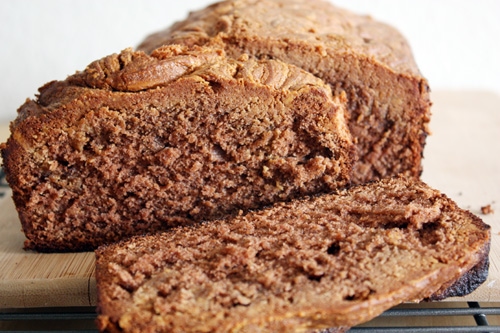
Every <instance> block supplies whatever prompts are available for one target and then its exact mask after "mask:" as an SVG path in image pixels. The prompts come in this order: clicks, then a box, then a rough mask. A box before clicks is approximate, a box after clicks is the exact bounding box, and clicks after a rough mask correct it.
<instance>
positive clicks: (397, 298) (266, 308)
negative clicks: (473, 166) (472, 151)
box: [96, 178, 490, 332]
mask: <svg viewBox="0 0 500 333" xmlns="http://www.w3.org/2000/svg"><path fill="white" fill-rule="evenodd" d="M489 242H490V234H489V227H488V226H487V225H485V224H484V223H483V222H482V221H481V220H480V219H479V218H478V217H476V216H474V215H472V214H471V213H470V212H468V211H464V210H461V209H460V208H458V207H457V206H456V204H455V203H454V202H452V201H451V200H450V199H448V198H447V197H446V196H444V195H442V194H440V193H439V192H438V191H436V190H433V189H431V188H429V187H428V186H427V185H425V184H424V183H422V182H419V181H415V180H412V179H409V178H395V179H384V180H382V181H380V182H374V183H370V184H367V185H362V186H358V187H353V188H351V189H349V190H343V191H338V192H337V193H334V194H328V195H322V196H316V197H311V198H305V199H301V200H294V201H292V202H289V203H279V204H275V205H274V206H273V207H269V208H266V209H263V210H259V211H252V212H249V213H247V214H241V215H239V216H236V217H234V218H232V219H229V220H220V221H215V222H212V223H204V224H200V225H197V226H192V227H182V228H175V229H172V230H169V231H168V232H165V233H162V234H157V235H152V236H145V237H136V238H133V239H131V240H129V241H125V242H121V243H118V244H114V245H110V246H107V247H102V248H100V249H99V250H98V251H97V252H96V254H97V269H96V279H97V280H96V281H97V289H98V324H99V328H100V329H101V331H108V332H118V331H119V332H310V331H311V330H320V329H325V328H328V327H338V326H341V327H349V326H353V325H357V324H359V323H361V322H364V321H367V320H369V319H371V318H373V317H375V316H377V315H378V314H380V313H381V312H382V311H384V310H386V309H388V308H390V307H392V306H394V305H396V304H399V303H401V302H405V301H419V300H422V299H425V298H427V297H429V296H431V295H432V294H433V293H435V292H436V291H437V290H439V289H440V288H441V287H442V286H443V285H448V284H449V283H450V282H451V281H455V280H456V279H457V278H458V277H460V276H461V275H462V274H463V273H464V272H466V271H468V270H469V269H470V268H472V267H473V266H475V265H476V264H477V263H478V262H481V261H482V260H483V258H484V257H485V256H487V255H488V249H489Z"/></svg>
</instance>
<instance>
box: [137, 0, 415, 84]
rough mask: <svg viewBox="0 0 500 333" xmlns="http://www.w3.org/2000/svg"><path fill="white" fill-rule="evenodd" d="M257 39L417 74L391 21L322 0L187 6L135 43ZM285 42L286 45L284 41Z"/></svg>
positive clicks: (233, 0) (245, 42)
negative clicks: (179, 17)
mask: <svg viewBox="0 0 500 333" xmlns="http://www.w3.org/2000/svg"><path fill="white" fill-rule="evenodd" d="M253 36H258V38H259V39H268V40H274V41H281V42H282V43H283V45H286V44H287V43H288V42H301V43H302V44H303V45H307V47H308V48H312V49H314V50H315V51H316V52H318V53H320V54H322V53H325V52H326V50H334V51H335V52H336V53H354V54H357V55H358V56H360V57H367V58H373V59H375V60H376V61H378V62H380V63H381V64H384V65H385V66H387V67H389V68H391V69H393V70H394V71H396V72H401V73H408V74H413V75H418V76H419V75H420V73H419V70H418V68H417V65H416V63H415V60H414V58H413V55H412V51H411V48H410V46H409V44H408V42H407V41H406V39H405V38H404V37H403V36H402V35H401V34H400V33H399V32H398V31H397V30H396V29H394V28H393V27H391V26H389V25H387V24H384V23H381V22H379V21H377V20H374V19H373V18H371V17H370V16H363V15H358V14H355V13H352V12H350V11H348V10H345V9H341V8H338V7H336V6H333V5H332V4H330V3H329V2H327V1H324V0H229V1H222V2H219V3H216V4H214V5H211V6H209V7H207V8H205V9H202V10H199V11H195V12H192V13H191V14H190V15H189V17H188V18H187V19H186V20H183V21H180V22H177V23H176V24H173V25H172V26H171V27H169V28H167V29H165V30H163V31H160V32H157V33H155V34H152V35H150V36H149V37H148V38H147V39H146V40H145V41H144V42H143V43H142V44H141V45H140V46H139V49H142V50H145V51H146V52H151V51H153V50H154V49H156V48H158V47H160V46H161V45H164V44H176V42H180V43H182V44H186V43H187V44H198V45H200V44H205V43H207V42H209V41H210V40H211V39H213V38H214V37H217V38H221V39H223V40H224V42H226V43H240V44H242V45H240V46H241V47H242V48H252V47H258V46H253V45H252V44H253V42H254V41H253ZM284 47H285V48H286V46H284Z"/></svg>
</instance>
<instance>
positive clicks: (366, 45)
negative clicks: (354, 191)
mask: <svg viewBox="0 0 500 333" xmlns="http://www.w3.org/2000/svg"><path fill="white" fill-rule="evenodd" d="M165 44H185V45H213V44H215V45H218V46H219V47H223V48H225V49H226V51H227V52H228V53H229V54H231V55H233V56H234V57H238V56H239V55H240V54H245V53H247V54H252V55H255V56H257V57H261V58H272V59H280V60H282V61H284V62H287V63H291V64H294V65H296V66H298V67H301V68H303V69H305V70H306V71H308V72H310V73H313V74H314V75H316V76H318V77H320V78H322V79H323V80H324V81H325V82H327V83H328V84H330V85H331V87H332V89H333V90H334V92H336V93H338V92H340V91H343V92H345V93H346V94H347V98H348V103H349V107H348V109H349V112H350V123H349V127H350V130H351V133H352V135H353V138H354V142H355V144H356V148H357V154H358V159H357V161H356V163H355V165H354V173H353V181H354V182H355V183H363V182H366V181H370V180H373V179H378V178H382V177H387V176H393V175H396V174H399V173H404V174H407V175H411V176H414V177H418V176H419V175H420V173H421V170H422V169H421V157H422V152H423V147H424V144H425V138H426V136H427V134H428V131H427V124H428V122H429V117H430V111H429V108H430V101H429V88H428V84H427V81H426V80H425V79H424V78H423V77H422V76H421V75H420V73H419V71H418V69H417V66H416V64H415V61H414V59H413V56H412V53H411V50H410V47H409V45H408V43H407V41H406V40H405V39H404V38H403V37H402V36H401V34H400V33H399V32H398V31H397V30H395V29H394V28H392V27H389V26H387V25H385V24H383V23H380V22H378V21H376V20H373V19H372V18H370V17H367V16H360V15H356V14H353V13H350V12H348V11H346V10H342V9H340V8H337V7H335V6H332V5H331V4H330V3H328V2H326V1H321V0H308V1H304V0H292V1H288V0H287V1H280V0H260V1H256V0H234V1H224V2H220V3H217V4H214V5H212V6H209V7H207V8H206V9H203V10H200V11H197V12H193V13H191V14H190V15H189V17H188V18H187V19H186V20H183V21H180V22H178V23H176V24H174V25H173V26H171V27H169V28H168V29H166V30H164V31H161V32H158V33H155V34H153V35H151V36H150V37H148V38H147V39H146V40H145V41H144V42H143V43H142V44H141V45H140V46H139V49H142V50H145V51H146V52H151V51H152V50H154V49H155V48H157V47H159V46H161V45H165Z"/></svg>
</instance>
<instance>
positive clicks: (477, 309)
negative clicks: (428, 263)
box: [0, 168, 500, 333]
mask: <svg viewBox="0 0 500 333" xmlns="http://www.w3.org/2000/svg"><path fill="white" fill-rule="evenodd" d="M7 189H8V184H7V182H6V181H5V173H4V172H3V170H2V169H1V168H0V198H3V197H5V195H6V194H7ZM0 297H1V295H0ZM488 316H490V318H491V317H492V316H500V307H489V306H486V307H484V306H481V304H479V302H467V306H466V307H445V308H441V307H439V308H434V307H425V304H424V305H422V306H419V307H418V308H398V307H396V308H393V309H390V310H388V311H386V312H384V313H382V314H381V315H380V316H379V317H378V318H377V320H378V322H379V324H378V325H377V326H372V325H371V323H372V322H369V323H368V324H364V325H361V326H356V327H353V328H351V329H350V330H349V333H392V332H401V333H451V332H453V333H462V332H463V333H474V332H481V333H493V332H500V326H497V325H490V324H489V322H488ZM414 317H420V318H422V317H423V318H424V320H423V321H424V322H431V321H432V320H431V318H435V317H472V318H473V319H474V320H473V322H474V323H475V326H474V325H468V326H386V325H384V324H385V323H386V321H387V322H388V321H389V320H386V319H390V318H399V319H402V320H399V322H400V323H401V322H405V321H406V320H405V319H410V318H414ZM95 319H96V311H95V308H94V307H80V308H78V307H75V308H37V309H0V332H97V329H96V326H95ZM427 319H429V320H427ZM496 321H497V322H498V321H499V320H496ZM380 323H382V325H380Z"/></svg>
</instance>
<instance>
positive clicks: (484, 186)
mask: <svg viewBox="0 0 500 333" xmlns="http://www.w3.org/2000/svg"><path fill="white" fill-rule="evenodd" d="M432 99H433V102H434V105H433V108H432V110H433V116H432V121H431V125H430V128H431V131H432V133H433V134H432V135H431V136H430V137H429V138H428V140H427V146H426V149H425V159H424V173H423V175H422V178H423V180H424V181H426V182H427V183H428V184H429V185H431V186H432V187H435V188H437V189H439V190H440V191H442V192H443V193H446V194H447V195H448V196H449V197H451V198H452V199H454V200H455V201H456V202H457V203H458V204H459V205H460V206H461V207H463V208H466V209H468V210H470V211H471V212H472V213H474V214H476V215H478V216H479V217H480V218H482V219H483V220H484V221H485V222H486V223H488V224H490V225H491V226H492V244H491V253H490V260H491V265H490V273H489V277H488V280H487V281H486V282H485V283H484V284H483V285H482V286H481V287H480V288H479V289H478V290H476V291H475V292H474V293H472V294H471V295H469V296H467V297H464V298H455V299H449V301H454V302H458V301H460V302H463V301H480V302H500V267H499V266H500V239H499V237H500V235H499V232H500V205H499V203H500V154H499V153H500V148H499V146H500V96H498V95H495V94H493V93H488V92H437V93H433V95H432ZM7 136H8V126H7V125H6V124H1V125H0V141H4V140H5V139H6V138H7ZM3 192H4V193H5V194H4V195H3V196H2V197H1V198H0V308H27V307H30V308H32V307H59V306H93V305H95V304H96V291H95V278H94V266H95V261H94V254H93V252H85V253H65V254H41V253H36V252H30V251H25V250H23V248H22V247H23V241H24V235H23V233H22V232H21V226H20V223H19V220H18V218H17V214H16V211H15V208H14V205H13V203H12V200H11V198H10V195H11V193H10V190H9V189H8V188H5V187H4V188H3ZM487 205H490V207H491V208H492V209H493V211H494V213H492V214H487V215H485V214H482V213H481V207H483V206H487Z"/></svg>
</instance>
